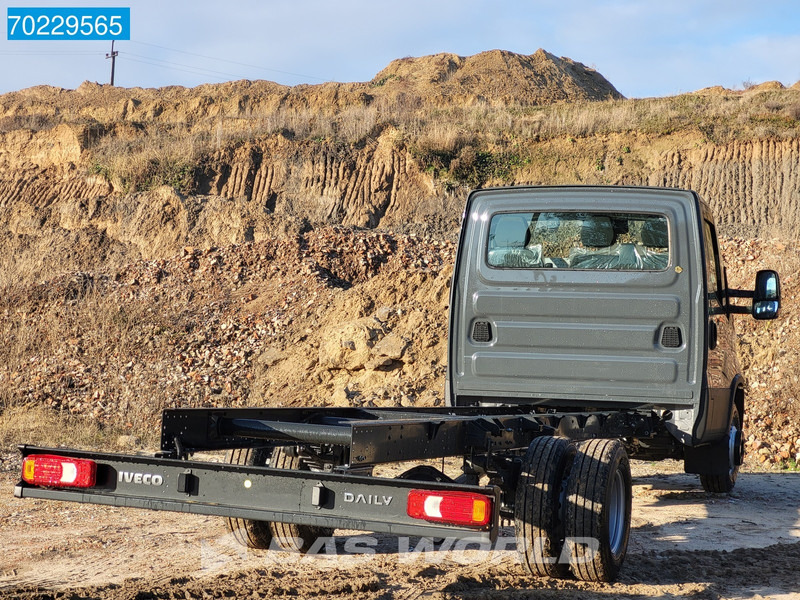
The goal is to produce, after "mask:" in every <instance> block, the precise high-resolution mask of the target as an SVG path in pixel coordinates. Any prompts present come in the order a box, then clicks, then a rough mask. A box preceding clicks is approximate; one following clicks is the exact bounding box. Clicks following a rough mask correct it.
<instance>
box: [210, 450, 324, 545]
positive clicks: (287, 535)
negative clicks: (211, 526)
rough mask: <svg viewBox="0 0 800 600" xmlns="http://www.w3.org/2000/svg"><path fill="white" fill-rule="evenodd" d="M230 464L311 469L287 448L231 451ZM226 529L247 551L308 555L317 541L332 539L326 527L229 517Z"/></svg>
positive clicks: (226, 521)
mask: <svg viewBox="0 0 800 600" xmlns="http://www.w3.org/2000/svg"><path fill="white" fill-rule="evenodd" d="M227 461H228V462H229V463H231V464H235V465H247V466H265V465H269V466H270V467H272V468H274V469H294V470H300V471H308V470H310V469H309V467H308V465H307V464H305V463H304V462H303V460H302V459H301V458H300V457H299V456H296V455H292V454H290V453H289V452H288V451H287V450H286V449H285V448H283V447H280V446H279V447H277V448H274V449H264V448H242V449H235V450H230V451H229V452H228V456H227ZM225 524H226V527H227V529H228V531H229V532H230V533H231V535H232V536H233V538H234V539H235V540H236V541H237V542H238V543H239V544H241V545H243V546H247V547H248V548H259V549H267V548H270V547H278V548H280V549H282V550H288V551H290V552H300V553H302V554H305V553H306V552H308V551H309V550H310V549H311V547H312V546H313V545H314V543H315V542H316V541H317V539H318V538H321V537H330V536H331V535H333V530H332V529H329V528H327V527H314V526H311V525H296V524H294V523H277V522H274V523H273V522H268V521H254V520H252V519H236V518H233V517H228V518H227V519H226V520H225Z"/></svg>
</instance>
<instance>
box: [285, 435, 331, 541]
mask: <svg viewBox="0 0 800 600" xmlns="http://www.w3.org/2000/svg"><path fill="white" fill-rule="evenodd" d="M270 466H271V467H273V468H275V469H294V470H299V471H310V470H311V469H310V467H309V466H308V464H307V463H306V462H304V461H303V460H302V458H301V457H299V456H297V455H292V454H290V453H289V452H288V451H287V449H286V448H283V447H281V446H279V447H277V448H275V450H273V451H272V457H271V460H270ZM270 529H271V531H272V537H273V538H274V540H275V542H276V543H277V544H278V546H279V547H280V548H282V549H283V550H288V551H290V552H300V553H302V554H305V553H306V552H308V551H309V550H310V549H311V547H312V546H313V545H314V542H316V541H317V539H319V538H323V537H330V536H332V535H333V529H331V528H329V527H315V526H313V525H297V524H295V523H278V522H273V523H270Z"/></svg>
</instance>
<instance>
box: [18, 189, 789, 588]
mask: <svg viewBox="0 0 800 600" xmlns="http://www.w3.org/2000/svg"><path fill="white" fill-rule="evenodd" d="M739 298H751V299H752V302H751V304H750V306H747V307H745V306H742V305H737V304H736V303H735V300H736V299H739ZM779 306H780V284H779V280H778V275H777V274H776V273H775V272H774V271H761V272H759V273H758V275H757V278H756V282H755V289H754V291H741V290H732V289H729V287H728V285H727V279H726V276H725V269H724V267H723V263H722V258H721V256H720V253H719V245H718V242H717V236H716V229H715V227H714V221H713V218H712V215H711V211H710V210H709V208H708V207H707V205H706V204H705V203H704V202H703V201H702V200H701V199H700V198H699V197H698V195H697V194H696V193H694V192H691V191H687V190H675V189H662V188H637V187H578V186H573V187H512V188H497V189H485V190H477V191H475V192H473V193H472V194H471V195H470V196H469V198H468V200H467V204H466V209H465V213H464V219H463V224H462V230H461V235H460V239H459V245H458V252H457V256H456V264H455V269H454V275H453V282H452V290H451V302H450V323H449V344H448V377H447V403H448V406H446V407H439V408H399V409H386V408H384V409H379V408H374V409H369V408H240V409H173V410H166V411H164V414H163V417H162V434H161V451H160V452H159V453H157V454H156V455H155V456H134V455H122V454H110V453H101V452H85V451H78V450H63V449H47V448H36V447H32V446H21V447H20V450H21V452H22V455H23V467H22V478H21V481H20V483H19V484H18V485H17V486H16V488H15V494H16V495H17V496H18V497H20V498H27V497H31V498H50V499H54V500H65V501H75V502H90V503H95V504H107V505H112V506H131V507H140V508H149V509H157V510H173V511H183V512H193V513H203V514H211V515H219V516H222V517H224V518H225V519H226V523H227V526H228V528H229V530H230V531H231V533H232V535H233V536H234V537H235V538H236V539H237V540H238V541H239V542H241V543H242V544H244V545H247V546H250V547H254V548H269V547H273V546H277V547H280V548H284V549H288V550H294V551H299V552H308V551H310V550H311V551H313V549H314V548H318V547H319V546H318V541H319V540H320V539H322V538H325V537H326V536H329V535H332V533H333V530H334V529H336V528H341V529H356V530H365V531H375V532H386V533H390V534H395V535H400V536H403V535H415V536H416V535H418V536H424V537H433V538H460V539H469V540H473V541H475V542H477V543H492V542H494V541H495V540H496V538H497V535H498V531H499V528H500V524H501V521H502V520H510V521H513V522H514V525H515V532H516V537H517V549H518V552H519V555H520V559H521V562H522V564H523V566H524V568H525V569H526V570H527V571H529V572H530V573H532V574H534V575H546V576H569V575H571V576H574V577H577V578H579V579H583V580H590V581H610V580H613V579H614V578H615V577H616V575H617V573H618V571H619V569H620V567H621V565H622V562H623V560H624V557H625V553H626V550H627V543H628V534H629V531H630V513H631V476H630V465H629V456H634V457H640V458H645V459H647V460H657V459H662V458H677V459H682V460H684V461H685V467H686V470H687V471H688V472H691V473H698V474H699V475H700V479H701V482H702V485H703V486H704V487H705V489H706V490H709V491H712V492H727V491H730V490H731V489H732V488H733V486H734V484H735V481H736V476H737V473H738V469H739V466H740V465H741V463H742V454H743V442H742V416H743V415H744V411H745V408H746V406H745V384H744V380H743V378H742V375H741V373H740V370H739V366H738V360H737V357H736V353H735V347H736V344H735V337H734V329H733V316H734V315H735V314H738V313H750V314H752V316H753V317H754V318H756V319H772V318H775V317H776V316H777V314H778V310H779ZM215 450H226V451H227V455H226V458H227V460H226V462H225V463H219V462H210V461H201V460H192V459H191V455H192V454H193V453H195V452H197V451H215ZM445 457H457V458H459V459H460V462H461V475H460V476H458V477H456V478H455V479H453V478H451V477H450V476H448V475H447V474H446V473H445V472H444V468H443V465H444V462H442V463H441V466H442V468H438V467H437V466H433V465H432V464H431V461H430V459H443V458H445ZM409 461H410V462H411V463H412V464H413V463H414V462H415V461H417V462H418V463H419V464H416V465H415V466H412V467H411V468H410V469H408V470H407V471H405V472H404V473H403V474H402V475H400V476H398V477H396V478H387V477H381V476H375V475H373V467H375V466H376V465H381V464H386V463H397V462H409ZM423 461H424V464H422V463H423Z"/></svg>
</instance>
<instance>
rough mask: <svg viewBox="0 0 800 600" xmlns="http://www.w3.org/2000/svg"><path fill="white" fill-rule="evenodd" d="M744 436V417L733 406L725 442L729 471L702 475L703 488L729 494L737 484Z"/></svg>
mask: <svg viewBox="0 0 800 600" xmlns="http://www.w3.org/2000/svg"><path fill="white" fill-rule="evenodd" d="M743 442H744V436H743V435H742V419H741V417H740V416H739V409H738V408H736V405H734V406H733V415H732V418H731V427H730V429H729V430H728V435H727V437H726V438H725V441H724V442H723V443H727V445H728V472H727V473H726V474H724V475H700V483H701V484H702V486H703V489H704V490H705V491H707V492H712V493H714V494H728V493H730V492H732V491H733V488H734V486H735V485H736V478H737V477H738V476H739V465H741V464H742V456H743V454H744V447H743Z"/></svg>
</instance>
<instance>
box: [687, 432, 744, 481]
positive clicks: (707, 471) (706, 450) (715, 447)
mask: <svg viewBox="0 0 800 600" xmlns="http://www.w3.org/2000/svg"><path fill="white" fill-rule="evenodd" d="M737 435H738V436H741V435H742V433H741V431H737ZM735 447H736V448H740V447H741V440H737V442H736V446H735ZM729 451H730V446H729V443H728V437H727V436H724V437H723V438H722V439H721V440H719V441H717V442H714V443H713V444H704V445H702V446H696V447H690V446H684V449H683V452H684V462H683V469H684V471H686V472H687V473H695V474H697V475H727V474H728V472H729V470H730V465H729V464H728V453H729ZM734 459H735V464H736V465H741V464H742V459H743V457H742V455H741V452H736V453H735V456H734Z"/></svg>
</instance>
